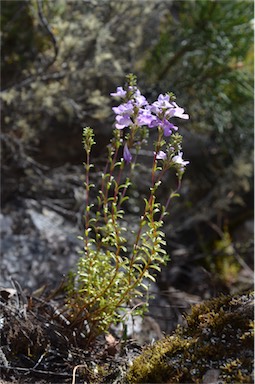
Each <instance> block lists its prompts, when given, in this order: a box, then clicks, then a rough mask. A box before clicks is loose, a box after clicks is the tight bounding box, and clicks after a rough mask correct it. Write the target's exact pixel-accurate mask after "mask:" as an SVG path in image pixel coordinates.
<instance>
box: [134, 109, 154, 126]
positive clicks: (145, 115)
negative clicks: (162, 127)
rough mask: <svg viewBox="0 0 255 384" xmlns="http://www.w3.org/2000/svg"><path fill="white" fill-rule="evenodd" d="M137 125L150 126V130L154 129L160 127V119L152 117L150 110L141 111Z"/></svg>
mask: <svg viewBox="0 0 255 384" xmlns="http://www.w3.org/2000/svg"><path fill="white" fill-rule="evenodd" d="M137 123H138V124H139V125H148V127H149V128H154V127H156V126H157V125H158V118H157V117H156V116H154V115H152V113H151V111H150V110H149V109H140V110H139V114H138V117H137Z"/></svg>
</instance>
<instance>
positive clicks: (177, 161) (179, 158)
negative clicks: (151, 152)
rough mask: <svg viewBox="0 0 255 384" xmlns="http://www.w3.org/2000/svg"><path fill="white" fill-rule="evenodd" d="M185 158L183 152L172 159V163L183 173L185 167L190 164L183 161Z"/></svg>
mask: <svg viewBox="0 0 255 384" xmlns="http://www.w3.org/2000/svg"><path fill="white" fill-rule="evenodd" d="M182 156H183V153H182V152H179V153H178V155H175V156H174V157H173V158H172V161H173V162H174V163H175V164H176V165H177V166H179V167H180V170H181V171H183V170H184V167H185V166H186V165H187V164H189V161H185V160H183V158H182Z"/></svg>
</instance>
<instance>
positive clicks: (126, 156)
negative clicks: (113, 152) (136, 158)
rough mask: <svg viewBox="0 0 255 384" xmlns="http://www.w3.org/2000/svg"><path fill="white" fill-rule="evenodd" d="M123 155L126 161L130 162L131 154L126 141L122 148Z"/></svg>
mask: <svg viewBox="0 0 255 384" xmlns="http://www.w3.org/2000/svg"><path fill="white" fill-rule="evenodd" d="M123 157H124V160H125V162H126V163H128V164H130V163H131V161H132V155H131V153H130V151H129V148H128V146H127V143H126V144H125V145H124V150H123Z"/></svg>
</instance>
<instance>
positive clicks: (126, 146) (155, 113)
mask: <svg viewBox="0 0 255 384" xmlns="http://www.w3.org/2000/svg"><path fill="white" fill-rule="evenodd" d="M111 96H113V97H114V98H119V99H120V100H121V103H120V105H119V106H117V107H113V111H114V113H115V115H116V117H115V128H114V130H113V138H112V140H111V142H110V144H109V146H108V157H107V161H106V165H105V168H104V171H103V173H102V176H101V186H100V189H99V191H98V195H97V201H96V202H92V201H90V195H91V191H92V190H96V187H95V185H94V184H92V183H91V181H90V173H91V169H92V168H93V167H94V165H93V164H91V149H92V146H93V145H94V144H95V141H94V133H93V130H92V129H91V128H90V127H86V128H84V130H83V145H84V149H85V152H86V162H85V171H86V182H85V189H86V208H85V230H84V236H83V237H82V240H83V242H84V254H83V256H82V257H81V258H80V259H79V261H78V265H77V271H76V272H74V273H73V274H72V275H71V279H70V282H69V288H68V306H69V310H70V320H71V324H72V325H73V326H81V327H84V322H85V323H86V325H87V331H88V337H89V338H90V339H91V338H93V337H95V336H96V335H97V334H99V333H100V332H103V331H106V330H107V329H108V327H109V326H110V325H111V324H113V323H116V322H118V321H122V320H123V319H125V316H126V314H127V312H129V313H130V311H132V313H133V314H137V313H142V312H143V311H144V310H145V307H146V303H143V305H137V304H136V305H134V299H136V298H137V297H140V296H143V292H144V290H148V281H149V280H151V281H155V276H154V274H155V272H157V271H160V266H161V265H162V264H164V263H166V261H167V260H168V256H167V254H166V251H165V249H164V246H165V240H164V233H163V232H162V230H161V228H162V225H163V219H164V217H165V215H166V213H167V208H168V205H169V202H170V200H171V198H172V197H174V196H176V195H177V191H178V189H179V187H180V183H181V179H182V176H183V173H184V171H185V167H186V165H187V164H188V163H189V162H188V161H185V160H183V157H182V156H183V153H182V149H181V143H182V136H181V135H180V134H179V133H177V130H178V128H177V126H175V125H174V124H173V123H171V122H170V121H169V120H170V119H171V118H173V117H178V118H181V119H188V118H189V116H188V115H187V114H185V113H184V110H183V108H180V107H179V106H178V105H177V104H176V102H175V97H174V95H173V94H171V93H167V94H165V95H162V94H161V95H159V97H158V99H157V101H155V102H154V103H152V104H149V102H148V101H147V100H146V98H145V97H144V96H143V95H142V94H141V92H140V90H139V89H138V87H137V84H136V78H135V76H134V75H128V76H127V83H126V86H125V88H123V87H118V88H117V91H116V92H115V93H111ZM151 129H154V130H156V132H157V140H156V141H155V143H154V148H153V152H152V157H151V186H150V188H149V190H148V196H147V197H146V198H145V199H144V209H143V212H142V213H141V215H140V217H139V223H138V230H136V231H132V230H131V231H130V230H129V231H128V228H127V225H125V220H124V217H125V211H124V208H123V207H125V203H126V202H127V200H128V199H129V196H128V192H129V190H130V187H131V185H132V184H133V176H134V173H135V169H136V168H137V167H139V163H138V160H137V159H138V155H139V151H141V149H142V147H143V146H144V145H145V144H147V142H148V132H149V130H151ZM170 168H174V169H175V171H176V175H177V180H178V186H177V189H176V190H175V191H173V190H171V191H169V195H168V197H167V200H166V203H165V204H164V205H163V204H162V203H160V202H158V201H157V198H156V193H157V191H158V189H159V188H160V185H161V183H162V178H163V176H164V175H165V173H166V172H167V171H168V170H169V169H170ZM127 231H128V236H129V237H130V236H131V237H132V246H128V242H127ZM132 305H133V307H132Z"/></svg>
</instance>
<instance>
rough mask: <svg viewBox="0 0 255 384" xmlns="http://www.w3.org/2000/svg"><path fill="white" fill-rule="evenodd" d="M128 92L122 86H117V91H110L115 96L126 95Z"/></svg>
mask: <svg viewBox="0 0 255 384" xmlns="http://www.w3.org/2000/svg"><path fill="white" fill-rule="evenodd" d="M126 94H127V92H126V91H124V89H123V88H122V87H117V92H113V93H110V95H111V96H113V97H122V98H123V97H125V96H126Z"/></svg>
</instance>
